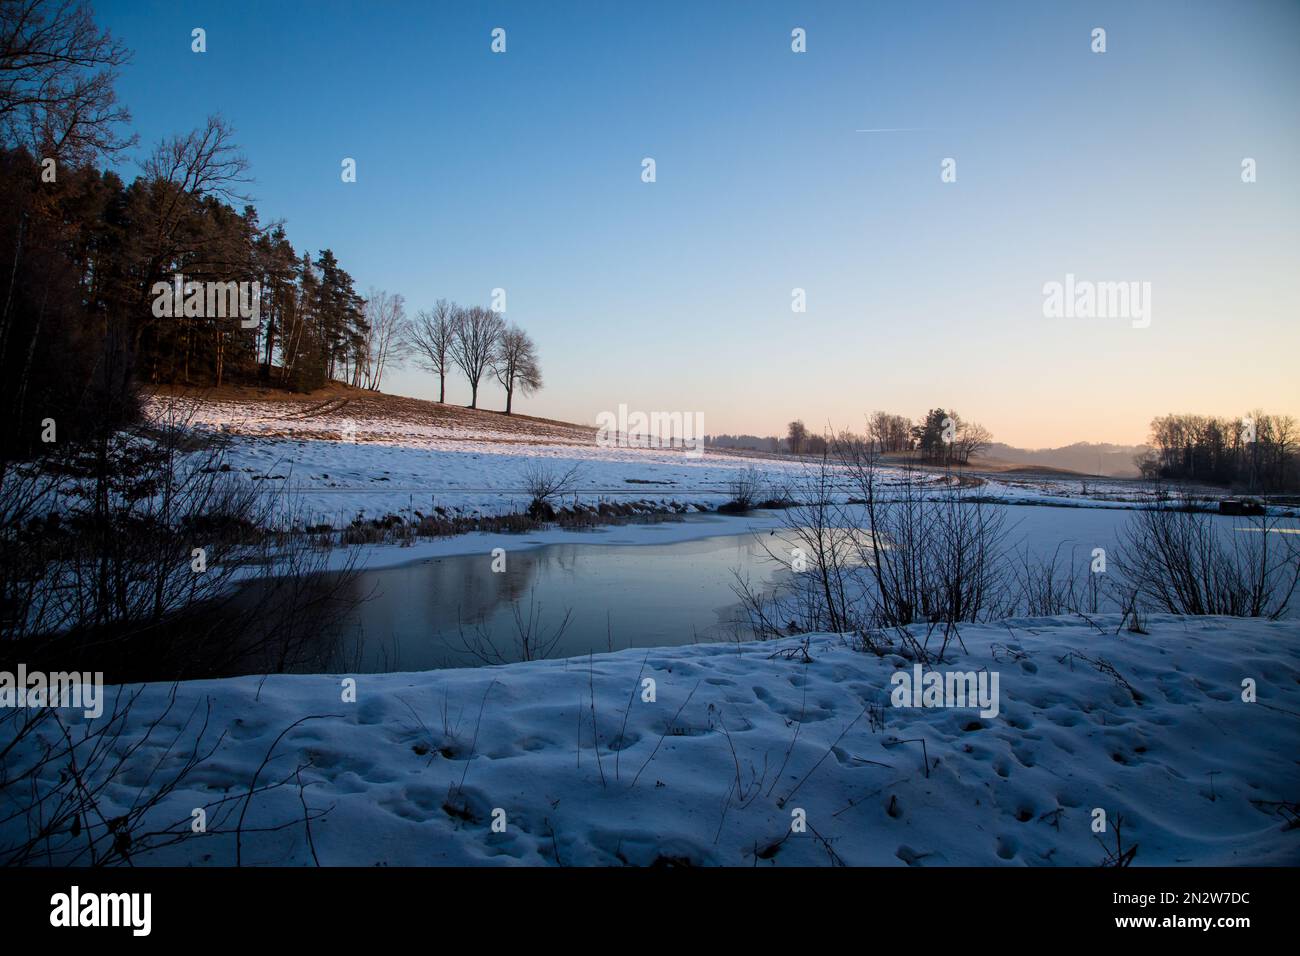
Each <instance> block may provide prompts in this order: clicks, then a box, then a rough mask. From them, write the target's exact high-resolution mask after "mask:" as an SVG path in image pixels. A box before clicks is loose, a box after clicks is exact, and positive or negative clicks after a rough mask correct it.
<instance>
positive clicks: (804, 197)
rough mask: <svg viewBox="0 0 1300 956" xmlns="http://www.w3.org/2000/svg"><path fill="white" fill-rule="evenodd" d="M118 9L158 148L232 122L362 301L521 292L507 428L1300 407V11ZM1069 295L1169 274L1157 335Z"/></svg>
mask: <svg viewBox="0 0 1300 956" xmlns="http://www.w3.org/2000/svg"><path fill="white" fill-rule="evenodd" d="M96 10H97V14H98V18H99V20H100V22H101V23H102V24H103V25H106V26H108V27H110V28H111V29H112V30H113V31H114V33H116V34H117V35H119V36H120V37H121V38H122V39H123V40H124V41H125V42H126V43H127V45H128V46H130V47H131V48H132V49H133V50H134V51H135V58H134V61H133V63H132V64H131V65H130V66H129V67H127V68H126V69H125V71H124V73H123V76H122V80H121V82H120V84H119V92H120V94H121V96H122V99H123V100H124V101H125V102H126V104H127V105H128V106H129V107H130V109H131V110H132V112H133V114H134V126H135V128H136V129H137V130H138V131H139V133H140V136H141V147H142V149H143V148H145V147H147V146H148V145H150V144H151V143H153V142H155V141H157V140H158V139H160V138H162V137H164V136H166V135H170V134H172V133H176V132H181V131H184V130H188V129H190V128H193V127H195V126H197V125H199V124H201V123H202V121H203V119H204V117H205V116H206V115H207V114H208V113H211V112H216V111H219V112H222V113H223V114H224V115H225V116H226V117H227V118H228V119H229V120H230V121H231V122H232V123H233V124H234V126H235V127H236V129H237V131H238V139H239V142H240V144H241V146H242V148H243V151H244V152H245V154H246V155H247V156H248V158H249V160H250V161H251V163H252V172H253V175H254V177H255V180H256V182H255V183H254V185H253V187H252V192H253V193H254V195H255V198H256V205H257V206H258V210H259V212H260V214H261V216H262V219H263V220H264V221H267V220H270V219H284V220H285V221H286V229H287V231H288V233H289V236H290V238H291V239H292V240H293V242H294V243H295V245H296V246H297V247H298V249H299V250H300V251H301V250H303V249H311V250H312V251H313V252H314V251H315V250H318V249H320V248H323V247H329V248H332V249H333V250H334V251H335V253H336V254H337V255H338V256H339V259H340V261H341V262H342V264H343V265H344V267H345V268H346V269H348V271H349V272H351V273H352V275H353V276H354V277H355V279H356V281H357V286H358V288H359V290H360V291H362V292H363V293H364V292H365V291H366V289H367V288H369V287H371V286H376V287H381V288H385V289H387V290H389V291H390V292H400V293H402V294H403V295H404V296H405V297H406V300H407V304H408V311H411V312H413V311H415V310H416V309H419V308H427V307H428V306H429V305H430V304H432V302H433V301H434V300H435V299H437V298H439V297H446V298H449V299H453V300H456V301H459V302H461V303H463V304H482V305H488V304H489V297H490V295H491V291H492V289H494V288H498V287H500V288H504V289H505V290H506V292H507V316H506V317H507V318H508V319H511V320H513V321H515V322H518V323H519V324H520V325H522V326H523V327H524V328H526V329H527V330H528V331H529V332H531V333H532V335H533V337H534V339H535V340H536V341H537V343H538V346H539V350H540V353H541V357H542V365H543V373H544V375H545V378H546V387H545V389H544V390H543V391H542V392H540V393H539V394H538V395H536V396H534V397H532V398H529V399H524V400H522V401H518V402H517V404H516V408H517V409H518V410H519V411H522V412H526V413H529V414H537V415H545V416H550V417H556V418H562V419H567V420H571V421H579V422H587V423H594V422H595V420H596V415H597V414H598V413H599V412H601V411H602V410H614V409H617V407H618V406H619V404H620V403H623V404H627V405H628V406H629V407H630V408H632V409H641V410H645V411H656V410H657V411H683V412H702V413H703V416H704V423H705V427H706V430H707V431H708V432H710V433H718V432H741V431H744V432H753V433H759V434H768V433H772V432H778V431H783V430H784V425H785V423H786V422H788V421H789V420H790V419H792V418H795V417H801V418H803V419H804V421H806V422H807V423H808V424H809V425H810V427H813V428H814V429H816V428H819V427H820V426H823V425H825V424H827V423H830V424H832V425H834V426H836V427H846V426H848V427H854V428H860V427H861V423H862V419H863V415H864V414H865V413H866V412H867V411H869V410H871V409H876V408H883V409H887V410H890V411H895V412H899V413H902V414H907V415H909V416H911V417H913V418H916V417H919V416H920V415H921V414H923V413H924V411H925V409H926V408H928V407H931V406H943V407H946V408H956V409H957V410H958V411H959V412H961V414H962V415H963V417H966V418H969V419H974V420H976V421H980V422H982V423H984V424H985V425H986V426H988V427H989V428H990V429H991V430H992V431H993V433H994V437H995V438H996V439H998V440H1001V441H1006V442H1008V443H1010V444H1013V445H1021V446H1030V447H1047V446H1057V445H1064V444H1069V443H1071V442H1074V441H1115V442H1121V443H1136V442H1139V441H1142V440H1144V439H1145V438H1146V432H1147V424H1148V423H1149V421H1150V419H1151V418H1152V417H1153V416H1154V415H1157V414H1162V413H1165V412H1169V411H1188V412H1203V413H1215V414H1224V415H1239V414H1244V413H1245V412H1247V411H1248V410H1250V409H1252V408H1255V407H1257V406H1263V407H1265V408H1266V409H1268V410H1271V411H1275V412H1286V413H1291V414H1296V413H1300V374H1297V362H1298V358H1300V333H1298V331H1297V328H1298V326H1300V120H1298V117H1300V3H1297V2H1295V0H1278V2H1251V0H1235V2H1227V0H1221V2H1215V3H1209V2H1199V0H1169V2H1164V0H1144V2H1141V3H1132V2H1127V0H1126V2H1118V3H1098V2H1090V3H1066V2H1040V0H1026V2H997V0H990V2H984V3H974V2H954V3H934V2H930V3H921V2H915V3H902V2H899V3H873V2H863V0H859V2H844V3H837V2H817V3H811V2H804V3H795V2H782V3H775V2H773V3H765V2H749V0H746V2H718V0H692V2H671V0H668V2H655V3H645V4H639V3H631V2H627V3H624V2H617V3H615V2H611V3H604V2H589V3H572V2H540V0H532V2H518V3H490V2H473V3H470V2H467V0H466V2H460V3H435V2H429V0H424V2H410V3H405V2H378V0H371V2H357V3H342V2H330V0H323V2H322V0H314V2H310V3H308V2H295V0H280V2H266V0H247V2H246V0H221V2H204V3H185V2H175V0H165V2H139V0H136V2H129V3H128V2H122V0H99V2H97V3H96ZM194 27H203V28H204V29H205V30H206V31H207V45H208V51H207V52H206V53H204V54H195V53H193V52H191V50H190V43H191V39H190V31H191V30H192V29H193V28H194ZM494 27H501V28H504V29H505V30H506V41H507V48H506V53H504V54H494V53H492V51H491V49H490V43H491V36H490V33H491V31H492V29H493V28H494ZM796 27H802V28H803V29H805V30H806V33H807V52H806V53H794V52H792V50H791V30H792V29H794V28H796ZM1095 27H1102V28H1104V29H1105V30H1106V52H1105V53H1094V52H1093V51H1092V48H1091V47H1092V44H1093V41H1092V36H1091V34H1092V30H1093V29H1094V28H1095ZM863 129H872V130H876V129H889V130H901V131H897V132H858V130H863ZM344 157H352V158H355V160H356V163H357V182H355V183H344V182H342V181H341V179H340V175H339V173H340V162H341V160H342V159H343V158H344ZM645 157H652V158H653V159H654V160H655V162H656V174H657V181H656V182H654V183H645V182H642V175H641V174H642V160H643V158H645ZM948 157H951V158H953V159H955V160H956V173H957V180H956V182H951V183H945V182H942V181H941V178H940V172H941V166H940V164H941V162H942V161H943V160H944V159H945V158H948ZM1245 157H1250V158H1253V159H1254V160H1255V161H1256V164H1257V166H1256V170H1257V181H1256V182H1254V183H1249V184H1247V183H1243V182H1242V175H1241V168H1242V160H1243V158H1245ZM123 172H124V173H128V174H129V173H131V172H132V169H131V168H130V167H128V168H124V169H123ZM1067 274H1074V275H1075V276H1076V277H1077V278H1078V279H1080V280H1091V281H1098V282H1101V281H1138V282H1149V283H1150V284H1151V286H1150V288H1151V302H1150V307H1151V308H1150V324H1149V326H1148V327H1146V328H1135V327H1134V322H1132V321H1129V320H1127V319H1124V318H1080V317H1073V318H1046V317H1044V309H1043V301H1044V296H1043V286H1044V284H1045V283H1048V282H1052V281H1058V282H1064V281H1065V277H1066V275H1067ZM794 288H802V289H804V290H806V295H807V311H806V312H805V313H802V314H799V313H795V312H793V311H792V309H791V290H792V289H794ZM384 384H385V390H387V391H397V392H401V393H404V394H408V395H417V396H421V397H436V384H435V383H434V381H433V379H432V377H431V376H428V375H426V374H424V373H421V372H418V371H416V370H414V369H409V370H406V371H400V372H398V373H396V374H393V375H392V377H391V379H389V378H388V377H386V378H385V383H384ZM449 398H454V399H456V400H460V401H466V400H467V399H468V388H467V387H464V386H463V383H461V382H457V383H456V384H454V385H453V386H452V387H451V388H450V394H449ZM483 398H484V403H485V404H486V405H487V406H488V407H499V406H500V404H501V399H500V396H499V395H498V394H497V393H496V390H495V389H493V390H489V391H488V392H487V394H486V395H485V396H483Z"/></svg>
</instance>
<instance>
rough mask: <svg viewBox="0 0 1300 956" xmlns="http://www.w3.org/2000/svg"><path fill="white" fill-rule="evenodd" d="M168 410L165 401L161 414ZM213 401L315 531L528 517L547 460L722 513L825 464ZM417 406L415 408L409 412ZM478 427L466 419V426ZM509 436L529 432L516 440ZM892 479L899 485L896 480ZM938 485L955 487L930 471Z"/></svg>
mask: <svg viewBox="0 0 1300 956" xmlns="http://www.w3.org/2000/svg"><path fill="white" fill-rule="evenodd" d="M160 407H161V403H160V402H159V401H157V400H155V402H154V404H153V410H154V411H155V412H157V411H158V410H159V408H160ZM290 407H292V408H295V409H297V410H295V411H292V412H290V411H286V403H285V402H283V401H280V402H255V401H250V402H208V403H205V404H204V405H202V406H201V407H200V408H199V409H198V411H197V414H196V415H195V417H194V419H193V423H194V425H195V426H197V427H199V428H202V429H205V430H209V431H211V432H213V433H216V434H220V435H223V436H225V437H227V438H228V439H229V440H230V444H229V446H228V449H227V451H226V455H225V461H226V462H227V464H229V465H230V466H231V469H232V470H233V471H234V472H236V473H237V474H241V475H244V476H246V477H247V478H248V479H249V480H250V481H258V482H267V483H268V485H267V487H273V488H276V489H277V490H279V489H281V488H287V489H289V490H291V491H292V497H293V498H294V499H295V504H296V505H297V506H298V507H300V508H301V509H302V510H303V511H304V512H305V513H306V515H308V516H309V520H314V521H319V522H325V523H329V524H332V525H334V526H336V527H338V526H341V525H343V524H346V523H348V522H350V521H351V520H352V519H354V518H356V517H358V516H363V517H366V518H382V517H384V516H385V515H389V514H395V515H399V516H402V517H404V518H409V517H410V516H411V515H412V514H414V513H416V512H418V513H420V514H430V513H432V512H433V511H434V509H437V508H442V509H444V512H445V513H448V514H467V515H472V514H476V513H477V514H481V515H497V514H507V513H515V512H520V511H523V510H524V509H526V508H527V506H528V502H529V497H528V495H527V493H526V492H525V490H524V487H525V472H526V470H527V469H528V468H529V467H530V466H531V465H532V464H533V463H536V462H538V461H541V462H544V463H545V464H546V465H547V466H549V467H551V468H553V469H554V470H555V471H557V472H561V473H562V472H565V471H567V470H568V469H569V468H570V467H572V466H575V465H576V466H577V467H578V469H579V473H578V477H577V480H576V482H575V491H576V497H575V496H567V497H566V498H565V501H566V502H568V503H572V502H573V501H574V500H577V501H579V502H582V503H585V504H594V503H597V502H599V501H601V500H613V501H622V502H628V501H638V502H639V501H644V502H648V503H653V504H655V505H660V506H667V505H672V504H674V503H677V504H686V505H701V506H704V507H708V508H716V507H717V506H718V505H720V504H723V503H725V502H727V501H728V500H730V498H731V495H730V493H729V489H728V486H729V483H730V482H731V481H733V480H734V479H735V478H736V477H737V476H738V475H739V474H740V473H742V472H744V471H746V470H748V469H756V470H757V471H759V472H760V473H761V474H762V475H763V476H764V479H765V483H766V487H767V489H768V490H769V491H770V493H772V494H776V493H777V492H778V491H779V490H780V489H781V488H783V487H786V486H789V485H792V484H795V485H797V484H798V482H799V481H800V480H801V478H803V477H804V476H805V475H807V474H808V473H809V472H810V471H811V470H812V469H813V468H815V467H816V465H815V463H812V462H808V463H804V462H800V461H797V460H792V459H788V458H786V459H779V458H772V457H766V456H754V457H747V456H745V455H744V454H741V453H717V452H705V453H704V454H700V455H692V454H688V453H684V452H682V451H680V450H675V449H643V448H627V447H622V448H619V447H602V446H599V445H597V443H596V439H595V431H594V429H587V428H583V427H581V426H569V425H564V424H563V423H549V422H543V423H538V422H537V421H536V420H519V421H517V422H511V421H510V420H508V419H504V418H503V417H502V416H499V415H490V414H487V413H481V412H480V413H472V414H469V413H466V412H465V410H464V409H456V410H455V411H456V412H457V413H461V414H460V415H457V414H446V415H445V417H444V418H440V419H436V420H432V421H431V420H428V419H427V418H426V417H422V413H423V410H424V409H427V408H429V407H431V406H429V405H428V403H414V402H411V403H410V405H409V408H410V409H411V411H409V412H408V413H407V417H405V418H400V417H399V418H393V417H392V416H391V414H389V409H387V408H386V407H385V408H384V409H383V413H384V414H383V417H378V416H379V411H378V410H375V409H372V408H370V407H368V406H367V405H365V404H361V405H359V406H358V405H357V404H356V403H352V404H349V403H345V402H342V400H340V401H335V402H323V403H316V404H311V403H307V402H303V403H298V404H296V405H293V406H290ZM403 407H408V406H403ZM466 415H469V417H465V416H466ZM508 426H518V427H517V428H515V429H514V430H507V427H508ZM885 471H886V472H887V473H889V472H895V473H897V474H901V472H898V470H897V469H885ZM922 477H923V479H924V480H926V481H928V482H931V483H933V484H934V485H935V486H936V487H940V486H942V485H943V484H944V481H945V476H944V475H942V474H941V473H938V472H925V473H923V475H922ZM966 483H967V487H969V488H970V489H971V490H972V491H973V492H977V493H979V494H981V495H985V496H988V497H991V498H996V499H999V500H1004V501H1007V502H1013V503H1035V504H1060V505H1063V506H1088V507H1115V506H1119V507H1124V506H1128V505H1131V504H1132V503H1134V502H1137V501H1142V500H1145V499H1147V497H1148V492H1147V490H1146V489H1145V488H1144V487H1143V486H1142V485H1141V484H1139V483H1137V482H1130V481H1122V480H1115V479H1091V478H1089V479H1074V478H1068V477H1054V476H1051V475H1029V476H1026V475H1023V474H1019V473H1013V474H1009V475H998V474H982V473H979V472H973V473H970V474H969V475H968V476H967V478H966Z"/></svg>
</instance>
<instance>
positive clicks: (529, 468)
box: [523, 460, 582, 517]
mask: <svg viewBox="0 0 1300 956" xmlns="http://www.w3.org/2000/svg"><path fill="white" fill-rule="evenodd" d="M581 478H582V465H581V464H574V465H571V466H570V467H569V468H567V469H565V470H561V469H560V468H558V467H557V466H555V465H553V464H551V463H549V462H543V461H537V460H533V461H529V462H528V464H527V465H525V466H524V472H523V488H524V493H525V494H527V495H528V496H529V498H530V499H531V501H530V503H529V506H528V514H529V516H530V517H538V516H539V515H543V514H544V515H546V516H547V517H550V516H551V515H552V514H553V512H554V507H553V505H552V502H553V501H554V500H556V499H557V498H561V497H563V496H564V495H569V494H573V493H574V492H575V491H576V490H577V488H578V483H579V481H580V480H581Z"/></svg>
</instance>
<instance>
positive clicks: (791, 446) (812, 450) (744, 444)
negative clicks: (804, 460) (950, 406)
mask: <svg viewBox="0 0 1300 956" xmlns="http://www.w3.org/2000/svg"><path fill="white" fill-rule="evenodd" d="M835 442H840V443H842V444H846V445H860V446H865V447H870V448H873V449H875V450H876V451H879V452H885V453H904V452H906V453H914V454H915V456H916V457H918V458H920V459H921V460H922V461H926V462H931V463H936V464H945V465H965V464H968V463H969V462H970V459H971V458H972V457H974V456H975V455H978V454H979V453H980V452H981V451H983V450H984V449H985V448H987V447H988V446H989V445H990V444H992V442H993V435H992V433H990V432H989V430H988V429H987V428H985V427H984V426H983V425H980V424H978V423H976V422H968V421H966V420H965V419H963V418H962V417H961V416H960V415H958V414H957V412H955V411H952V410H947V411H945V410H944V409H942V408H932V409H930V410H929V411H928V412H926V415H925V417H924V418H923V419H922V420H921V421H920V422H917V423H914V422H913V421H912V420H911V419H910V418H908V417H907V416H905V415H895V414H893V413H891V412H872V413H871V414H870V415H869V416H867V426H866V433H865V434H864V435H855V434H854V433H853V432H851V431H842V432H839V433H837V434H834V435H831V434H826V435H818V434H815V433H813V432H810V431H809V430H808V426H807V425H805V424H804V423H803V420H802V419H796V420H795V421H792V422H791V423H790V424H789V425H788V426H787V427H786V433H785V436H784V437H780V436H777V435H769V436H767V437H766V438H760V437H758V436H756V435H714V436H710V437H709V438H707V439H706V443H707V444H711V445H717V446H721V447H725V448H741V449H749V450H752V451H772V452H775V453H777V454H781V453H786V454H791V455H814V456H816V455H825V454H827V453H828V451H830V449H831V447H832V446H833V444H834V443H835Z"/></svg>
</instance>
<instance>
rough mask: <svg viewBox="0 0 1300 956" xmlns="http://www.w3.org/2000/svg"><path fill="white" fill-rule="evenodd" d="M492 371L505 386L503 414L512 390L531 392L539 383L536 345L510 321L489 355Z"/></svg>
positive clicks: (525, 393)
mask: <svg viewBox="0 0 1300 956" xmlns="http://www.w3.org/2000/svg"><path fill="white" fill-rule="evenodd" d="M492 373H493V374H494V375H495V376H496V380H497V381H498V382H500V383H501V387H502V388H504V389H505V390H506V414H507V415H509V414H510V411H511V407H512V404H513V400H514V396H515V390H516V389H518V390H519V391H520V392H522V393H523V394H524V395H531V394H533V392H535V391H537V390H538V389H539V388H541V387H542V369H541V366H540V365H539V364H538V361H537V347H536V346H535V345H534V344H533V340H532V338H530V337H529V335H528V333H527V332H525V331H524V330H523V329H521V328H519V326H517V325H511V326H510V327H509V328H508V329H506V330H505V331H504V332H502V333H501V341H500V343H499V344H498V346H497V349H496V354H495V356H494V357H493V359H492Z"/></svg>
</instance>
